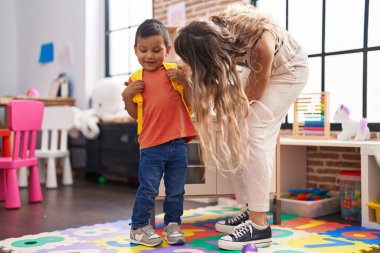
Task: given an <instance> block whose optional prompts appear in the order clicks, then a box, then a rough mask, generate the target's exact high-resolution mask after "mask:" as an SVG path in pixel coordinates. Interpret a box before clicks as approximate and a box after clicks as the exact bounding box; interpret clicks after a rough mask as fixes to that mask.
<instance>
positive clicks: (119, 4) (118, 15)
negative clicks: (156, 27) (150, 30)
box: [105, 0, 153, 77]
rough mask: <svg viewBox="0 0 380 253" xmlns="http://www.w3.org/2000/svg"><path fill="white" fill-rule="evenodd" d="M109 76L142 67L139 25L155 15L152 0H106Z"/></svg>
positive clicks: (107, 68) (124, 73)
mask: <svg viewBox="0 0 380 253" xmlns="http://www.w3.org/2000/svg"><path fill="white" fill-rule="evenodd" d="M105 4H106V8H105V9H106V76H107V77H110V76H120V75H129V74H131V72H133V71H135V70H137V69H138V68H140V64H139V63H138V61H137V59H136V57H135V53H134V49H133V45H134V40H135V33H136V29H137V27H138V25H139V24H140V23H142V22H143V21H144V20H145V19H148V18H152V17H153V1H152V0H127V1H126V0H106V1H105Z"/></svg>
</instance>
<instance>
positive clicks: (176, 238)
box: [164, 222, 185, 245]
mask: <svg viewBox="0 0 380 253" xmlns="http://www.w3.org/2000/svg"><path fill="white" fill-rule="evenodd" d="M164 231H165V240H166V241H167V242H168V243H169V244H170V245H182V244H185V238H184V237H183V233H182V231H181V226H180V225H178V223H177V222H170V223H169V224H168V225H166V226H165V229H164Z"/></svg>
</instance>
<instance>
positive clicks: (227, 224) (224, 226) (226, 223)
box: [215, 210, 249, 234]
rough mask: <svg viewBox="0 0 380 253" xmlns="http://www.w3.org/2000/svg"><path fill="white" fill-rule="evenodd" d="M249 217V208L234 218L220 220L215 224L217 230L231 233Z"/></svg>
mask: <svg viewBox="0 0 380 253" xmlns="http://www.w3.org/2000/svg"><path fill="white" fill-rule="evenodd" d="M248 219H249V213H248V210H246V211H243V212H241V213H239V214H237V215H235V216H233V217H232V218H229V219H227V220H223V221H218V222H217V223H216V224H215V230H216V231H218V232H221V233H225V234H231V233H232V231H234V228H235V227H236V226H238V225H240V224H242V223H244V222H245V221H247V220H248Z"/></svg>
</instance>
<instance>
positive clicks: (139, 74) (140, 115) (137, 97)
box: [131, 69, 143, 134]
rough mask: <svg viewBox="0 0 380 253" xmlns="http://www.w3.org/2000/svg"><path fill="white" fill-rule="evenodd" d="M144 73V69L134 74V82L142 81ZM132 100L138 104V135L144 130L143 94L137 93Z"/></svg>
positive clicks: (132, 77)
mask: <svg viewBox="0 0 380 253" xmlns="http://www.w3.org/2000/svg"><path fill="white" fill-rule="evenodd" d="M142 73H143V69H139V70H137V71H136V72H134V73H132V75H131V79H132V82H136V81H138V80H142ZM132 100H133V102H134V103H136V104H137V134H140V133H141V129H142V122H143V108H142V103H143V98H142V95H141V93H137V94H136V95H134V96H133V98H132Z"/></svg>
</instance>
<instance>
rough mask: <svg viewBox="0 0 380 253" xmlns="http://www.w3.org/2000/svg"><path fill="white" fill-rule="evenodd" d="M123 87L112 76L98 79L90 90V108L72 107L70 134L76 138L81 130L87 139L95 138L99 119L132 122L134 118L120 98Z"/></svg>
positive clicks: (121, 83) (97, 133) (97, 132)
mask: <svg viewBox="0 0 380 253" xmlns="http://www.w3.org/2000/svg"><path fill="white" fill-rule="evenodd" d="M124 88H125V86H124V85H123V82H122V81H116V80H115V79H112V78H105V79H102V80H100V81H99V82H98V83H97V84H96V85H95V87H94V90H93V92H92V96H91V105H92V108H91V109H88V110H80V109H79V108H74V110H75V120H74V128H73V129H72V130H71V131H70V136H71V137H73V138H77V137H79V132H82V134H83V135H84V137H86V138H87V139H95V138H96V137H97V136H98V135H99V132H100V130H99V127H98V123H99V122H101V121H103V122H107V121H108V122H110V121H111V122H115V121H122V122H133V121H134V119H133V118H132V117H131V116H129V114H128V113H127V111H126V110H125V109H124V103H123V101H122V98H121V93H122V91H123V89H124Z"/></svg>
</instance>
